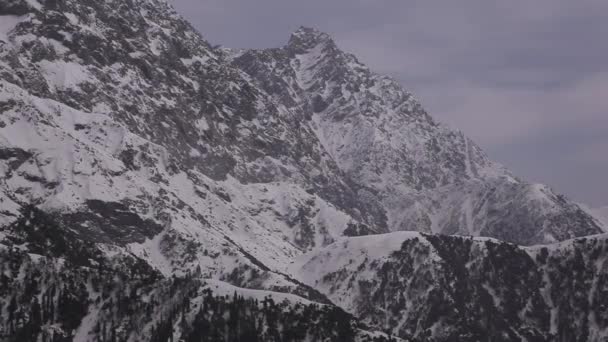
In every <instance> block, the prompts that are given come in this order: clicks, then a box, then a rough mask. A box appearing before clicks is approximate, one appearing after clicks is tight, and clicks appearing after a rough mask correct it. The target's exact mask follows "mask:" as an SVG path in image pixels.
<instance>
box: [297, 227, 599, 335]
mask: <svg viewBox="0 0 608 342" xmlns="http://www.w3.org/2000/svg"><path fill="white" fill-rule="evenodd" d="M607 251H608V240H607V236H606V235H601V236H596V237H590V238H582V239H578V240H573V241H567V242H562V243H559V244H554V245H550V246H534V247H518V246H515V245H512V244H508V243H505V242H501V241H498V240H494V239H487V238H467V237H457V236H451V237H448V236H435V235H426V234H421V233H415V232H395V233H391V234H383V235H377V236H373V237H356V238H344V239H343V240H341V241H337V242H335V243H334V244H332V245H329V246H327V247H325V248H323V249H320V250H318V251H316V252H315V253H309V254H307V255H305V256H302V257H300V258H299V259H298V260H297V261H296V262H295V263H294V264H293V265H292V272H293V273H294V274H296V277H297V278H299V279H302V280H303V281H305V282H307V283H308V284H309V285H311V286H314V287H315V288H317V289H319V290H320V291H321V292H322V293H324V294H326V295H327V296H328V297H329V298H330V299H331V300H332V301H334V303H336V304H337V305H339V306H341V307H343V308H345V309H346V310H347V311H349V312H351V313H353V314H355V315H356V316H358V317H361V318H362V319H363V321H364V322H365V323H368V324H371V325H374V326H378V327H383V328H384V329H386V330H390V331H393V332H394V333H395V334H398V335H399V336H401V337H403V338H406V339H412V340H414V341H427V340H429V341H603V340H605V339H606V338H608V325H607V323H608V310H606V308H608V300H607V298H608V297H606V294H607V293H608V292H607V291H608V278H607V277H606V272H607V271H608V263H606V260H607V258H606V252H607Z"/></svg>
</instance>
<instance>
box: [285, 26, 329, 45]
mask: <svg viewBox="0 0 608 342" xmlns="http://www.w3.org/2000/svg"><path fill="white" fill-rule="evenodd" d="M321 44H332V45H333V44H334V41H333V39H332V38H331V36H330V35H329V34H327V33H325V32H322V31H319V30H317V29H315V28H311V27H305V26H300V28H298V29H297V30H296V31H294V32H293V33H292V34H291V37H290V38H289V42H288V43H287V46H288V47H291V48H295V49H297V50H310V49H312V48H314V47H316V46H319V45H321Z"/></svg>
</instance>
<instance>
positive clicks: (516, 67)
mask: <svg viewBox="0 0 608 342" xmlns="http://www.w3.org/2000/svg"><path fill="white" fill-rule="evenodd" d="M173 2H174V4H175V6H176V8H177V10H178V11H179V12H181V13H182V14H183V15H184V16H185V17H186V18H188V19H189V20H190V21H191V22H192V23H193V25H194V26H195V27H196V28H198V29H199V30H200V31H201V33H202V34H203V36H205V37H206V39H208V40H209V41H210V42H212V43H214V44H222V45H224V46H227V47H240V48H262V47H277V46H281V45H283V44H284V43H285V42H286V41H287V39H288V38H289V34H290V33H291V32H292V31H294V30H295V29H296V28H297V27H299V26H301V25H304V26H312V27H315V28H318V29H320V30H322V31H325V32H327V33H330V34H331V35H332V36H333V37H334V39H335V41H336V42H337V44H338V45H339V46H340V47H341V48H342V49H343V50H346V51H349V52H353V53H355V54H356V55H357V56H358V57H359V59H360V60H361V61H362V62H364V63H366V64H368V65H369V66H370V67H371V68H372V69H373V70H375V71H377V72H379V73H383V74H388V75H391V76H393V77H394V78H395V79H397V80H398V81H400V82H401V83H402V84H403V85H404V86H405V88H406V89H408V90H409V91H411V92H413V93H414V95H416V97H417V98H418V99H420V100H421V102H422V104H423V105H424V107H425V108H426V109H427V110H428V111H429V113H430V114H431V115H432V116H434V117H435V118H437V119H438V120H440V121H443V122H445V123H447V124H448V125H450V126H452V127H454V128H458V129H460V130H462V131H464V132H465V133H466V134H467V135H468V136H470V137H471V138H473V139H474V140H475V141H476V142H477V143H478V144H479V145H480V146H481V147H482V148H484V149H485V150H486V151H487V153H488V154H489V155H490V156H491V157H492V158H493V159H495V160H497V161H499V162H501V163H503V164H505V165H506V166H508V167H509V168H511V169H512V170H513V171H514V172H515V173H516V174H518V175H520V176H523V177H524V178H527V179H528V180H531V181H535V182H542V183H546V184H549V185H551V186H553V187H554V188H555V189H557V190H558V191H560V192H563V193H565V194H567V195H569V196H570V197H571V198H573V199H574V200H577V201H581V202H585V203H588V204H591V205H592V206H600V205H606V204H608V180H607V178H608V44H607V43H608V39H607V38H606V34H607V33H608V1H606V0H576V1H572V0H534V1H530V0H513V1H501V2H490V1H485V0H461V1H448V0H443V1H434V0H420V1H410V0H407V1H406V0H306V1H302V0H300V1H294V0H255V1H252V0H173Z"/></svg>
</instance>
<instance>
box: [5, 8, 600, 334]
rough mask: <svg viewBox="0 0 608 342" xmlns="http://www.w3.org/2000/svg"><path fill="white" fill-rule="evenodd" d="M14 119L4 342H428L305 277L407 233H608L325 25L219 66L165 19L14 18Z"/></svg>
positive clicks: (219, 53) (140, 15) (51, 11)
mask: <svg viewBox="0 0 608 342" xmlns="http://www.w3.org/2000/svg"><path fill="white" fill-rule="evenodd" d="M0 112H1V113H2V115H1V116H0V254H1V255H0V257H1V258H2V260H3V262H2V263H1V264H0V265H1V268H0V306H1V307H2V311H1V313H2V314H1V315H0V336H1V337H0V339H3V340H8V341H11V340H16V341H29V340H32V341H34V340H37V338H38V337H39V338H40V339H43V340H52V341H69V340H76V341H88V340H99V341H107V340H109V341H116V340H120V341H139V340H141V341H149V340H154V339H157V340H158V341H166V340H167V338H168V336H173V337H174V339H175V340H178V339H180V338H181V339H184V340H188V341H190V340H197V338H199V337H201V336H214V337H213V338H215V340H217V339H223V338H228V339H232V338H243V339H244V338H253V337H252V336H256V338H258V339H259V340H269V341H273V340H293V341H304V340H311V339H312V340H328V341H331V340H360V341H365V340H389V339H393V337H391V336H387V335H384V334H383V333H381V332H377V331H378V330H383V329H384V328H390V329H394V333H397V334H398V335H399V336H401V337H404V338H409V337H411V336H423V335H421V334H422V333H420V332H418V330H416V331H414V330H411V329H412V328H405V329H406V330H402V325H398V324H392V323H391V325H390V326H388V327H387V326H384V325H381V324H378V322H377V321H376V320H373V319H372V318H373V317H372V316H370V318H369V319H368V318H365V317H362V316H360V313H361V312H360V311H358V310H359V308H358V307H353V306H350V305H348V303H347V302H345V300H346V299H342V298H337V297H335V295H334V294H333V293H331V291H327V289H326V288H325V287H323V286H319V287H317V284H311V280H313V279H314V278H308V277H307V276H303V275H302V274H303V273H302V271H301V270H300V269H297V268H294V266H293V265H291V266H290V264H291V263H292V262H293V261H294V260H296V259H297V258H303V255H308V256H310V255H313V256H314V255H316V253H319V251H323V250H325V249H324V248H330V247H328V246H335V243H340V241H343V239H344V238H345V236H351V237H356V236H358V237H357V238H356V239H362V240H357V241H369V243H370V244H373V243H374V241H376V240H377V239H386V238H388V239H390V238H391V237H400V236H401V235H399V234H410V233H402V232H399V231H402V230H417V231H420V232H426V233H440V234H461V235H476V236H489V237H493V238H498V239H502V240H505V241H509V242H513V243H519V244H523V245H532V244H543V243H551V242H554V241H563V240H567V239H570V238H573V237H582V236H587V235H591V234H598V233H601V232H602V227H601V226H600V223H599V222H597V221H596V220H594V219H593V218H592V217H591V216H589V215H588V214H587V213H586V212H585V211H584V210H582V209H581V207H579V206H578V205H577V204H575V203H573V202H571V201H569V200H568V199H566V198H564V197H563V196H561V195H557V194H555V193H554V192H553V191H552V190H551V189H549V188H547V187H546V186H542V185H535V184H529V183H527V182H525V181H523V180H521V179H518V178H516V177H515V176H513V175H511V173H510V172H509V171H508V170H506V169H505V168H504V167H502V166H500V165H498V164H496V163H494V162H492V161H490V160H489V159H488V158H487V157H486V156H485V154H484V153H483V151H481V149H480V148H479V147H477V146H476V145H475V144H474V143H473V142H472V141H470V140H469V139H468V138H466V137H465V136H464V135H463V134H462V133H460V132H457V131H454V130H451V129H449V128H447V127H445V126H443V125H441V124H439V123H437V122H436V121H435V120H433V119H432V118H431V117H430V116H429V115H428V114H427V113H426V112H425V111H424V110H423V109H422V107H421V105H420V104H419V103H418V102H417V101H416V100H415V99H414V98H413V97H412V95H411V94H409V93H407V92H406V91H404V90H403V89H402V88H401V86H400V85H398V84H397V83H396V82H394V81H393V80H391V79H390V78H387V77H383V76H379V75H376V74H374V73H373V72H371V71H370V70H369V69H368V68H367V67H365V66H364V65H362V64H361V63H359V62H358V61H357V60H356V58H355V57H354V56H352V55H350V54H347V53H344V52H342V51H340V50H339V49H338V47H337V46H336V44H335V43H334V42H333V41H332V40H331V38H330V37H329V36H328V35H326V34H323V33H321V32H318V31H316V30H313V29H308V28H301V29H299V30H298V31H297V32H295V33H294V34H293V35H292V36H291V38H290V40H289V42H288V43H287V45H286V46H285V47H282V48H278V49H265V50H230V49H218V48H214V47H212V46H211V45H210V44H208V43H207V42H206V41H205V40H204V39H203V38H202V37H201V36H200V34H199V33H197V32H196V31H195V30H194V29H193V28H192V27H191V25H190V24H188V23H187V22H186V21H184V20H183V19H182V18H181V17H180V16H179V15H178V14H176V13H175V11H174V10H173V9H172V8H171V6H170V5H168V4H167V3H166V2H165V1H163V0H126V1H117V0H101V1H99V0H97V1H93V0H81V1H75V0H64V1H56V0H45V1H37V0H0ZM393 231H395V232H394V233H391V232H393ZM387 233H391V234H397V235H391V234H389V235H386V234H387ZM420 236H423V235H420ZM424 236H430V235H424ZM434 238H435V239H439V240H440V241H446V242H445V243H450V241H453V240H452V239H462V241H464V240H465V238H449V237H444V236H442V235H437V236H435V237H434ZM396 241H399V239H397V240H396ZM455 241H461V240H455ZM467 241H468V240H467ZM476 241H477V240H476ZM479 241H482V240H479ZM577 241H584V240H574V241H573V242H565V244H566V245H575V244H577V243H579V242H577ZM506 246H511V247H509V248H511V249H513V248H515V249H517V248H519V247H515V246H514V245H506ZM420 248H422V247H420ZM594 250H595V249H594ZM594 250H589V251H581V253H582V255H584V257H586V258H591V257H592V256H591V253H596V252H593V251H594ZM416 251H417V250H415V251H412V255H413V256H414V257H417V258H422V259H423V258H425V255H424V254H420V255H418V256H416ZM604 252H605V251H600V252H597V253H600V255H603V253H604ZM307 253H308V254H307ZM479 258H480V260H486V257H485V256H484V255H482V256H479ZM509 258H510V257H509ZM513 258H515V256H513ZM556 258H558V259H559V260H560V262H561V260H562V259H564V260H565V261H564V262H567V259H565V258H566V257H565V256H561V255H556ZM596 258H597V256H595V254H593V259H594V260H595V259H596ZM298 260H300V259H298ZM345 261H346V260H343V261H341V262H345ZM480 262H481V261H480ZM488 262H490V261H488ZM294 265H295V264H294ZM336 265H339V263H337V264H336ZM430 267H433V268H437V269H436V270H435V272H440V271H441V268H440V264H432V265H431V266H430ZM592 271H594V272H596V274H597V277H602V276H603V275H604V274H605V269H603V268H597V269H592ZM429 272H430V271H429ZM562 272H564V273H566V272H568V270H565V269H564V270H562ZM514 274H515V275H516V276H517V274H516V273H514ZM353 276H358V274H357V273H353ZM564 279H565V280H564V281H567V279H570V278H568V277H567V276H565V277H564ZM536 285H538V284H536ZM336 286H342V285H341V284H336ZM539 286H540V285H539ZM537 287H538V286H537ZM564 291H566V292H565V293H571V294H572V295H574V294H575V292H572V291H575V289H573V288H565V289H564ZM567 291H571V292H567ZM576 293H578V292H576ZM585 293H586V292H585ZM589 293H591V292H589ZM446 295H447V294H446ZM357 296H358V297H360V298H361V300H366V299H365V296H364V294H357ZM422 298H423V299H424V300H429V301H430V300H431V299H428V297H422ZM475 300H476V297H472V298H471V301H473V302H474V301H475ZM429 303H430V302H429ZM335 304H337V305H335ZM593 305H596V304H595V303H594V304H593ZM598 305H603V304H601V303H600V304H598ZM599 308H600V309H599V310H601V308H602V306H599ZM439 317H442V316H439ZM590 319H592V318H590ZM593 319H595V321H593V322H595V323H594V324H596V325H597V327H598V328H597V329H596V328H594V329H590V331H591V330H593V331H594V334H595V335H593V336H603V335H601V333H596V331H599V330H601V329H603V327H605V326H606V325H605V322H604V321H602V320H600V319H596V318H593ZM520 320H521V322H519V321H518V322H515V319H513V320H511V321H509V324H511V323H512V324H513V329H519V328H515V325H516V324H531V323H529V322H527V318H526V317H523V318H520ZM428 322H431V321H430V320H429V321H428ZM450 322H452V321H450ZM425 324H426V323H425ZM446 324H451V323H446ZM556 324H557V325H556V327H558V328H559V329H567V328H568V327H570V326H569V325H568V324H570V323H569V322H567V321H563V322H562V321H560V322H558V323H556ZM581 324H582V323H581ZM235 326H237V327H242V329H240V328H239V329H236V328H235ZM203 327H206V328H204V329H207V330H204V329H203ZM212 327H225V329H220V328H217V329H213V328H212ZM421 327H424V329H426V330H425V331H426V332H424V334H430V335H429V336H437V337H436V338H437V339H438V340H440V339H441V338H442V337H441V336H439V335H435V334H434V333H433V332H432V330H433V327H432V326H431V325H421ZM474 328H476V327H473V326H467V325H462V324H460V323H458V322H456V321H454V325H453V329H454V331H458V332H459V333H463V334H464V333H472V331H473V330H472V329H474ZM558 328H556V329H558ZM199 329H203V330H199ZM235 329H236V330H235ZM407 329H410V330H407ZM421 329H422V328H421ZM467 329H469V330H467ZM539 329H540V328H539ZM559 329H558V330H559ZM226 331H230V334H236V335H238V336H233V335H226V334H228V333H226ZM294 331H295V332H297V334H296V335H290V334H292V333H293V332H294ZM412 331H413V332H412ZM517 331H519V330H517ZM539 331H541V333H539V334H538V335H534V336H541V337H542V336H553V335H550V334H553V331H549V332H548V333H547V332H546V331H545V330H542V329H541V330H539ZM315 334H316V335H315ZM425 336H426V335H425ZM531 336H532V335H531ZM434 338H435V337H434ZM598 338H599V337H598Z"/></svg>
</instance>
